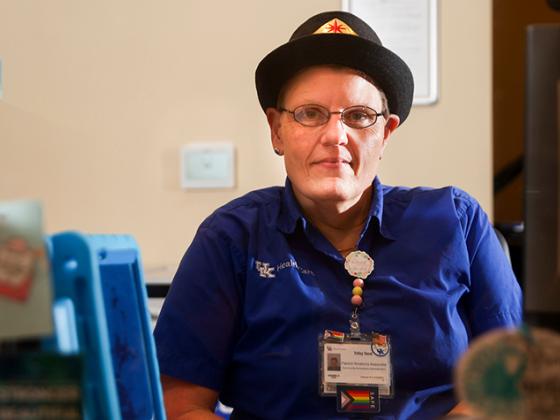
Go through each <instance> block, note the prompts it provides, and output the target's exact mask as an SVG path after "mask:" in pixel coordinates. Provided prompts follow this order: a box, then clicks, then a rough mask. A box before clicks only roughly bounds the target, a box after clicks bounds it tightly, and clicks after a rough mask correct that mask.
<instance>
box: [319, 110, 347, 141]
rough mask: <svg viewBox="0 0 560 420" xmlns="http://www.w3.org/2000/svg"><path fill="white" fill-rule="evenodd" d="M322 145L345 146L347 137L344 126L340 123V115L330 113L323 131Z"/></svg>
mask: <svg viewBox="0 0 560 420" xmlns="http://www.w3.org/2000/svg"><path fill="white" fill-rule="evenodd" d="M322 141H323V143H325V144H336V145H339V144H346V143H348V137H347V134H346V126H345V125H344V123H343V122H342V116H341V115H340V113H332V114H331V117H330V118H329V120H328V121H327V123H326V124H325V126H324V130H323V138H322Z"/></svg>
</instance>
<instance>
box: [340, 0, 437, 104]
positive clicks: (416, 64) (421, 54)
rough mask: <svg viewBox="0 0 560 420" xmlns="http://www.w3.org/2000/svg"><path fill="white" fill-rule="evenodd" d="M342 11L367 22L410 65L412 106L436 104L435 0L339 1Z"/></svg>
mask: <svg viewBox="0 0 560 420" xmlns="http://www.w3.org/2000/svg"><path fill="white" fill-rule="evenodd" d="M342 10H345V11H348V12H351V13H353V14H355V15H357V16H359V17H360V18H361V19H363V20H364V21H366V22H367V23H368V24H369V25H370V26H371V27H372V28H373V29H374V30H375V32H376V33H377V35H378V36H379V38H380V39H381V42H382V43H383V45H384V46H385V47H387V48H389V49H390V50H391V51H393V52H395V53H396V54H398V55H399V56H400V57H401V58H402V59H403V60H404V61H405V62H406V63H407V64H408V65H409V67H410V69H411V70H412V75H413V77H414V101H413V103H414V104H415V105H429V104H433V103H435V102H436V101H437V98H438V58H437V53H438V52H437V45H438V41H437V32H438V30H437V29H438V22H437V16H438V13H437V0H342Z"/></svg>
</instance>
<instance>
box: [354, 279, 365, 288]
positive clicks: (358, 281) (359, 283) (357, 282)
mask: <svg viewBox="0 0 560 420" xmlns="http://www.w3.org/2000/svg"><path fill="white" fill-rule="evenodd" d="M352 286H354V287H364V281H363V280H362V279H355V280H354V282H353V283H352Z"/></svg>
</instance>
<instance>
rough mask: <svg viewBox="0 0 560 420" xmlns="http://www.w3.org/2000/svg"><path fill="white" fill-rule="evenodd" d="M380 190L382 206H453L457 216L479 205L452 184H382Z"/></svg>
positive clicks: (470, 196) (466, 193)
mask: <svg viewBox="0 0 560 420" xmlns="http://www.w3.org/2000/svg"><path fill="white" fill-rule="evenodd" d="M382 190H383V201H384V206H395V205H396V206H398V207H409V206H415V207H416V206H420V207H426V208H428V207H431V208H433V207H439V206H441V207H449V208H454V210H455V211H456V212H457V214H458V215H459V216H463V215H464V214H465V213H466V212H467V211H469V210H476V209H478V208H479V207H480V205H479V203H478V201H477V200H476V199H475V198H474V197H473V196H472V195H470V194H469V193H468V192H466V191H465V190H463V189H461V188H459V187H456V186H453V185H448V186H444V187H426V186H417V187H407V186H390V185H383V186H382Z"/></svg>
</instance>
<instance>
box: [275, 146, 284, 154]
mask: <svg viewBox="0 0 560 420" xmlns="http://www.w3.org/2000/svg"><path fill="white" fill-rule="evenodd" d="M274 153H276V154H277V155H278V156H282V155H283V154H284V153H282V152H281V151H280V149H278V148H277V147H275V148H274Z"/></svg>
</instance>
